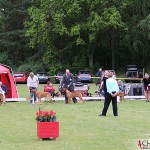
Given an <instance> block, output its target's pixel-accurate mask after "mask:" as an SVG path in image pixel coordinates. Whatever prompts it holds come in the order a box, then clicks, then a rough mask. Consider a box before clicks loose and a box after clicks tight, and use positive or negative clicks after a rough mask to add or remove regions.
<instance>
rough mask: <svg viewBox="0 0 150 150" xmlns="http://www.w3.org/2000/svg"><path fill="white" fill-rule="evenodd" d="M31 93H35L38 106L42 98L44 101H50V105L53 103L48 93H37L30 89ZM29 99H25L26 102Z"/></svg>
mask: <svg viewBox="0 0 150 150" xmlns="http://www.w3.org/2000/svg"><path fill="white" fill-rule="evenodd" d="M30 91H31V92H33V93H35V94H36V96H37V98H38V102H37V103H38V104H40V103H41V102H42V101H41V99H42V98H45V101H47V100H50V103H53V102H54V100H53V98H52V95H51V94H50V93H49V92H37V91H36V90H34V89H30ZM30 99H31V98H27V100H30Z"/></svg>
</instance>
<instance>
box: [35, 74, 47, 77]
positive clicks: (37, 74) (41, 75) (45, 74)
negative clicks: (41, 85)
mask: <svg viewBox="0 0 150 150" xmlns="http://www.w3.org/2000/svg"><path fill="white" fill-rule="evenodd" d="M37 75H38V76H44V77H45V76H47V75H46V74H44V73H41V74H37Z"/></svg>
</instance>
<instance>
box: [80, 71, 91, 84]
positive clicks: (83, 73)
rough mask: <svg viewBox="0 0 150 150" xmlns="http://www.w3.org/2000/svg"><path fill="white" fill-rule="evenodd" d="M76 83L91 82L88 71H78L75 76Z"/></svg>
mask: <svg viewBox="0 0 150 150" xmlns="http://www.w3.org/2000/svg"><path fill="white" fill-rule="evenodd" d="M77 82H90V83H92V82H93V79H92V74H91V72H90V71H89V70H80V71H79V73H78V76H77Z"/></svg>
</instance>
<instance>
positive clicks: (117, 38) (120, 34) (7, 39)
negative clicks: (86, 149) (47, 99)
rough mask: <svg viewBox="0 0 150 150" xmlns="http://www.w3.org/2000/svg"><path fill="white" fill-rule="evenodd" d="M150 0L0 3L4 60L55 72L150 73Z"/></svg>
mask: <svg viewBox="0 0 150 150" xmlns="http://www.w3.org/2000/svg"><path fill="white" fill-rule="evenodd" d="M149 14H150V3H149V0H0V52H1V55H0V62H1V63H4V64H6V65H10V66H12V67H13V68H15V70H17V71H30V70H32V71H35V72H37V71H47V72H51V73H52V74H53V73H56V72H58V71H60V70H64V69H65V68H70V69H71V70H72V71H73V72H76V71H77V70H79V69H90V70H92V71H93V72H94V71H96V70H98V68H100V67H102V68H104V69H115V70H121V69H124V68H125V65H128V64H137V65H139V66H140V67H142V68H146V69H149V67H150V63H149V58H150V50H149V48H150V41H149V39H150V15H149Z"/></svg>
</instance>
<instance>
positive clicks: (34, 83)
mask: <svg viewBox="0 0 150 150" xmlns="http://www.w3.org/2000/svg"><path fill="white" fill-rule="evenodd" d="M38 84H39V80H38V77H37V76H35V75H34V73H33V72H30V74H29V77H28V79H27V87H28V90H29V92H30V98H31V100H30V104H32V103H33V104H35V103H36V99H37V97H36V93H35V92H33V91H32V90H35V91H37V88H38ZM32 99H34V101H33V100H32Z"/></svg>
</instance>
